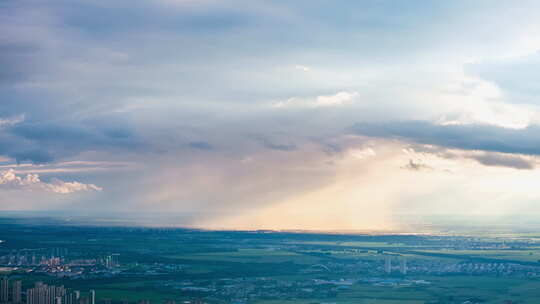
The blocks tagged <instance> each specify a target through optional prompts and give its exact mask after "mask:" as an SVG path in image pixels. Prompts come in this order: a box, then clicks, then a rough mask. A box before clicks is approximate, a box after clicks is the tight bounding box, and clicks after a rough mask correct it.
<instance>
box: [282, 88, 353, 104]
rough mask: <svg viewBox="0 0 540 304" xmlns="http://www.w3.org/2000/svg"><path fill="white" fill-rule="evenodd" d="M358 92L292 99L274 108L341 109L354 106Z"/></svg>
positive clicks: (342, 92)
mask: <svg viewBox="0 0 540 304" xmlns="http://www.w3.org/2000/svg"><path fill="white" fill-rule="evenodd" d="M358 95H359V94H358V92H354V91H353V92H347V91H341V92H338V93H336V94H333V95H321V96H317V97H315V98H297V97H292V98H289V99H287V100H286V101H280V102H276V103H274V104H273V105H272V107H273V108H322V107H339V106H345V105H350V104H353V103H354V102H355V100H356V98H357V97H358Z"/></svg>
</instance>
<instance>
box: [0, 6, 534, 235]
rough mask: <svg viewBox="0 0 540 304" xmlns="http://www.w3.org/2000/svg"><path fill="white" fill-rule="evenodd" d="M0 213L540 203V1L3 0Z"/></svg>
mask: <svg viewBox="0 0 540 304" xmlns="http://www.w3.org/2000/svg"><path fill="white" fill-rule="evenodd" d="M0 67H1V68H0V210H4V211H14V210H22V211H48V212H51V211H52V212H54V211H58V212H73V213H78V214H118V215H122V214H128V213H129V214H139V215H141V216H144V215H148V214H167V215H173V214H182V215H187V216H185V217H183V220H182V221H179V222H174V223H172V224H174V225H178V226H191V227H201V228H208V229H314V230H362V229H379V230H384V229H400V227H402V226H403V222H404V221H403V218H405V217H407V216H413V215H414V216H420V217H422V216H425V217H429V216H445V215H463V216H479V217H483V216H490V217H495V218H504V217H507V216H515V215H519V214H527V215H529V216H531V215H535V214H538V215H539V218H540V205H539V204H538V202H539V199H540V191H539V190H538V189H539V188H538V185H537V184H538V181H539V180H540V107H539V105H540V101H539V100H538V95H539V93H540V83H539V82H538V81H537V80H538V79H539V78H540V3H538V1H527V0H524V1H520V3H519V6H518V5H516V3H515V2H514V1H497V0H495V1H487V0H478V1H468V0H467V1H465V0H456V1H435V0H433V1H429V0H428V1H423V0H422V1H419V0H418V1H417V0H411V1H390V0H387V1H386V0H373V1H339V0H338V1H322V0H309V1H308V0H305V1H302V0H298V1H264V0H260V1H253V0H231V1H218V0H145V1H138V0H130V1H127V0H126V1H124V0H120V1H105V0H55V1H49V0H45V1H44V0H39V1H38V0H36V1H33V0H28V1H27V0H18V1H16V0H4V1H1V2H0Z"/></svg>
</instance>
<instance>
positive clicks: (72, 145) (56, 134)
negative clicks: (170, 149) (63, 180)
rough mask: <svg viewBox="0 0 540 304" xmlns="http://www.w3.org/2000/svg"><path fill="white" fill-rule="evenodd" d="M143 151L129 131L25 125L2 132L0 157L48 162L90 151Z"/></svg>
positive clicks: (95, 127)
mask: <svg viewBox="0 0 540 304" xmlns="http://www.w3.org/2000/svg"><path fill="white" fill-rule="evenodd" d="M115 149H121V150H125V151H128V150H133V149H137V150H138V151H142V150H143V149H144V146H143V142H142V140H141V139H140V138H139V137H138V136H137V135H135V134H134V133H132V132H131V131H129V130H127V129H122V128H119V127H116V128H108V127H107V126H88V125H84V124H81V123H77V124H75V123H73V124H54V123H31V122H22V123H18V124H16V125H14V126H11V127H8V128H4V129H2V130H0V154H1V155H5V156H9V157H11V158H14V159H15V160H16V161H17V162H25V161H29V162H33V163H47V162H51V161H53V160H55V159H56V158H61V157H66V156H72V155H76V154H78V153H81V152H84V151H88V150H115Z"/></svg>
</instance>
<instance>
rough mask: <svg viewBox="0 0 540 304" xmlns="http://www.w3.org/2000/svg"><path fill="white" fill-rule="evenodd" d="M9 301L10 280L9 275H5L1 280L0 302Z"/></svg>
mask: <svg viewBox="0 0 540 304" xmlns="http://www.w3.org/2000/svg"><path fill="white" fill-rule="evenodd" d="M8 301H9V280H8V278H7V277H3V278H2V280H0V303H7V302H8Z"/></svg>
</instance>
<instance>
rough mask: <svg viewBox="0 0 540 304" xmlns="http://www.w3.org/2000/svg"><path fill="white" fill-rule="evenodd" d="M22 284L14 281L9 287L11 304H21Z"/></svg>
mask: <svg viewBox="0 0 540 304" xmlns="http://www.w3.org/2000/svg"><path fill="white" fill-rule="evenodd" d="M21 286H22V282H21V281H14V282H13V285H12V286H11V302H12V303H13V304H19V303H22V287H21Z"/></svg>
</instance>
